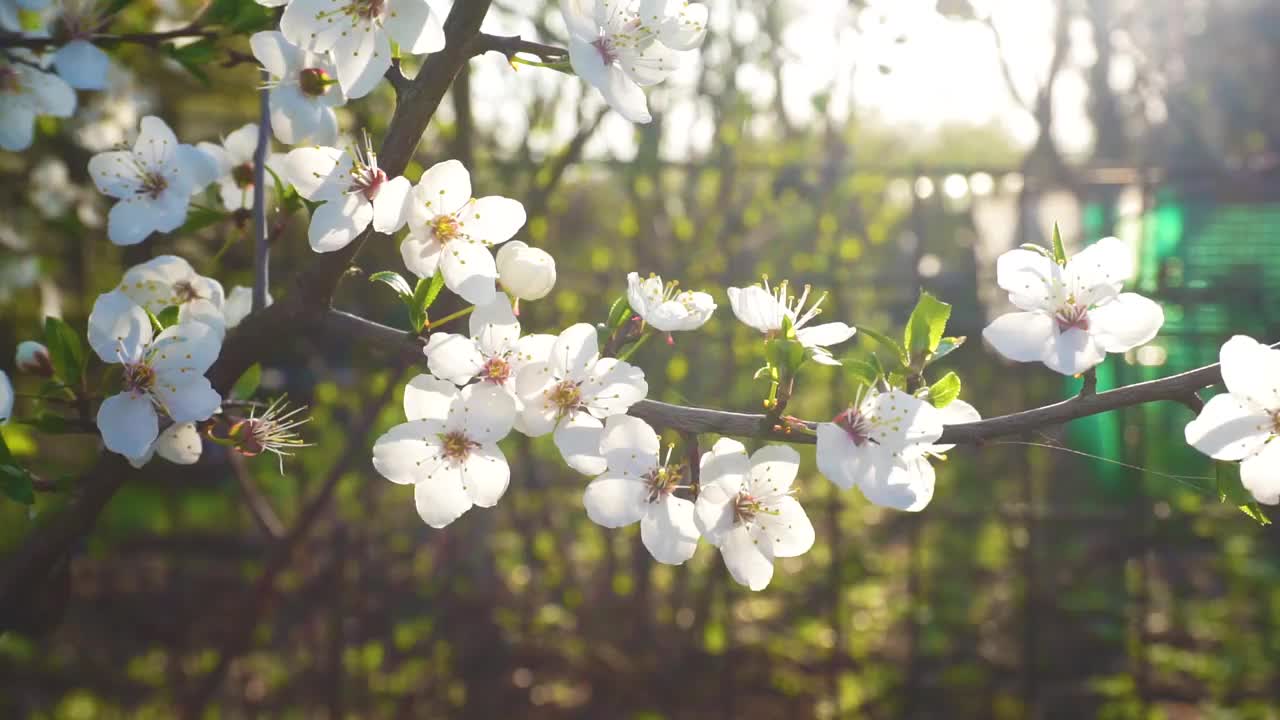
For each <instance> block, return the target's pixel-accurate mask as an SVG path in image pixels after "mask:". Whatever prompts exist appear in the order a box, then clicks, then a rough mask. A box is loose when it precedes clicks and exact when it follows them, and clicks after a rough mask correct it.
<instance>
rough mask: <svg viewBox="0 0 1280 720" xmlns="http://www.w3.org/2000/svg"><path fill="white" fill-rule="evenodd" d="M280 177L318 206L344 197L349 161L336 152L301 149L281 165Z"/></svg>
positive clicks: (297, 149)
mask: <svg viewBox="0 0 1280 720" xmlns="http://www.w3.org/2000/svg"><path fill="white" fill-rule="evenodd" d="M280 170H281V174H282V175H283V176H284V179H285V180H287V181H289V183H290V184H292V185H293V187H294V188H295V189H297V191H298V194H299V195H301V196H302V197H304V198H306V199H308V200H311V201H314V202H320V201H324V200H337V199H340V198H342V197H343V195H344V190H345V188H346V187H347V175H348V173H349V172H350V171H351V158H349V157H347V155H346V153H344V152H343V151H341V150H339V149H338V148H332V147H301V148H295V149H293V150H290V151H289V153H288V154H287V155H285V156H284V162H282V163H280Z"/></svg>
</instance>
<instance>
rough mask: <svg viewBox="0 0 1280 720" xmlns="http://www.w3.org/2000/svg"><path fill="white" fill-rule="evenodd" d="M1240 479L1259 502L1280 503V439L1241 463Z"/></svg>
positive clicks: (1266, 503)
mask: <svg viewBox="0 0 1280 720" xmlns="http://www.w3.org/2000/svg"><path fill="white" fill-rule="evenodd" d="M1240 481H1241V482H1242V483H1243V484H1244V487H1245V489H1246V490H1248V491H1249V492H1251V493H1253V499H1255V500H1257V501H1258V502H1260V503H1263V504H1265V505H1276V504H1280V440H1274V439H1273V440H1272V441H1271V442H1269V443H1267V444H1266V445H1265V446H1263V448H1262V450H1261V451H1259V452H1258V454H1256V455H1254V456H1252V457H1248V458H1245V460H1244V462H1242V463H1240Z"/></svg>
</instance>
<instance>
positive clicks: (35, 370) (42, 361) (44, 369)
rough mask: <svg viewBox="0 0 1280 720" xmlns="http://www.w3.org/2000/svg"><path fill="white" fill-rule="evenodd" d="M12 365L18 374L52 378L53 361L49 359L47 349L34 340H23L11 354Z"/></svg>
mask: <svg viewBox="0 0 1280 720" xmlns="http://www.w3.org/2000/svg"><path fill="white" fill-rule="evenodd" d="M13 365H14V367H16V368H18V371H19V372H24V373H29V374H31V375H39V376H41V377H53V359H52V358H50V357H49V348H47V347H45V346H44V345H42V344H40V343H38V342H36V341H35V340H23V341H22V342H20V343H18V349H17V351H16V352H14V354H13Z"/></svg>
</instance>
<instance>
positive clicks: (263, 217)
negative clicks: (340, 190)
mask: <svg viewBox="0 0 1280 720" xmlns="http://www.w3.org/2000/svg"><path fill="white" fill-rule="evenodd" d="M270 80H271V74H270V73H268V72H267V71H266V70H263V71H262V81H263V83H264V87H263V88H262V89H261V90H259V91H258V95H259V103H260V104H261V106H262V107H261V110H260V112H259V118H258V146H257V147H256V148H254V151H253V302H252V305H251V306H250V307H251V309H252V311H253V312H261V311H262V309H263V308H265V307H266V306H267V295H269V294H270V292H269V289H268V283H269V277H270V266H271V247H270V246H269V245H268V244H267V149H268V147H270V145H271V102H270V100H271V91H270V90H269V89H267V88H266V87H265V83H267V82H269V81H270Z"/></svg>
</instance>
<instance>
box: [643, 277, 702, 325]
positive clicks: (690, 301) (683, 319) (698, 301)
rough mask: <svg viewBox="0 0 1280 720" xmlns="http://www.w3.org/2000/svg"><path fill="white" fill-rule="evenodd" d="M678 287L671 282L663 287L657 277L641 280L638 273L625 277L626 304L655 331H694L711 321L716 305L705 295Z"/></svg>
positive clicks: (659, 278) (660, 279)
mask: <svg viewBox="0 0 1280 720" xmlns="http://www.w3.org/2000/svg"><path fill="white" fill-rule="evenodd" d="M678 287H679V286H678V285H677V284H676V283H674V282H672V283H670V284H663V282H662V278H661V277H660V276H658V275H650V276H649V277H647V278H645V279H643V280H641V279H640V274H639V273H634V272H633V273H628V274H627V304H629V305H630V306H631V309H632V311H634V312H635V313H636V314H637V315H639V316H640V317H641V319H643V320H644V321H645V322H646V323H648V324H649V325H651V326H653V328H654V329H655V330H658V331H661V332H677V331H680V330H697V329H698V328H700V327H702V326H703V325H704V324H705V323H706V322H707V321H708V320H710V319H711V314H712V313H713V312H715V309H716V303H715V301H714V300H712V299H711V296H710V295H708V294H707V293H704V292H695V291H692V290H679V289H678Z"/></svg>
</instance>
